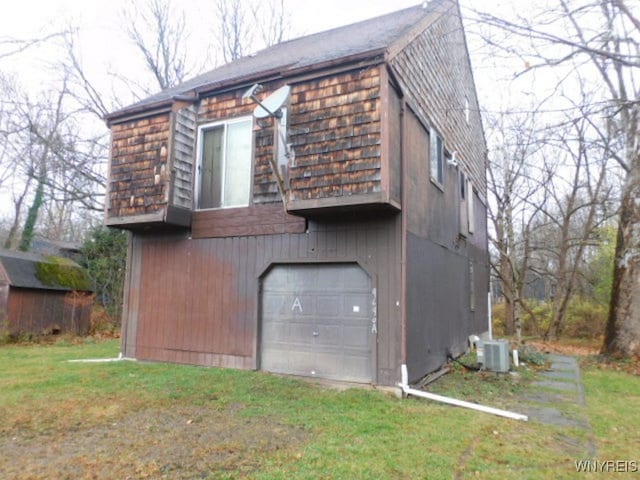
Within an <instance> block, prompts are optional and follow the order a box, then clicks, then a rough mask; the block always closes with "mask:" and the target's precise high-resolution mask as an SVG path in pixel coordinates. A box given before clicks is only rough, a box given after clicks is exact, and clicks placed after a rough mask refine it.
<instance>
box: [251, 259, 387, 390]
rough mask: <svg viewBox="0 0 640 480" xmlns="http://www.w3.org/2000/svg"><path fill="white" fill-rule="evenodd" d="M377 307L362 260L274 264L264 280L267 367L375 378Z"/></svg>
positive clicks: (263, 353) (324, 375)
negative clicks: (361, 264)
mask: <svg viewBox="0 0 640 480" xmlns="http://www.w3.org/2000/svg"><path fill="white" fill-rule="evenodd" d="M375 310H376V309H375V292H372V288H371V279H370V278H369V276H368V275H367V274H366V272H365V271H364V270H362V268H360V267H359V266H358V265H357V264H330V265H325V264H320V265H318V264H313V265H309V264H305V265H279V266H276V267H274V268H273V269H272V270H271V271H270V272H269V273H268V274H267V276H266V277H265V278H264V281H263V284H262V341H261V359H262V361H261V367H262V369H263V370H267V371H270V372H278V373H288V374H293V375H303V376H314V377H321V378H329V379H335V380H346V381H353V382H363V383H367V382H371V381H372V379H373V374H372V370H373V365H372V351H373V348H372V346H373V345H374V342H375V330H376V329H375V325H376V324H375V321H376V318H375Z"/></svg>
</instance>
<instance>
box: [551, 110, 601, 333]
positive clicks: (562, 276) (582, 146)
mask: <svg viewBox="0 0 640 480" xmlns="http://www.w3.org/2000/svg"><path fill="white" fill-rule="evenodd" d="M556 130H557V129H556ZM588 135H589V133H588V122H587V121H586V120H585V119H584V118H582V119H577V120H575V121H573V122H571V125H569V126H568V129H567V131H565V132H562V135H561V136H560V138H559V139H558V144H557V148H556V151H557V152H558V155H559V156H560V155H562V157H561V158H562V159H563V160H566V162H567V163H566V164H565V165H564V166H563V167H564V169H565V170H566V171H565V172H564V175H562V177H561V178H562V179H563V180H564V182H559V181H555V182H549V183H547V184H545V188H546V189H547V190H548V191H549V198H550V199H552V205H553V207H551V208H550V209H549V210H548V211H546V212H545V215H546V218H547V219H548V222H549V224H550V225H551V226H552V228H553V231H554V232H555V233H556V235H554V236H553V237H555V241H553V240H552V241H551V242H549V238H548V237H547V239H545V242H544V243H542V244H541V245H539V249H540V251H543V252H546V253H547V254H549V255H550V256H551V257H552V258H554V260H555V261H554V262H553V264H554V268H553V271H552V272H551V273H552V274H553V281H554V284H555V293H554V296H553V304H552V317H551V320H550V322H549V326H548V328H547V329H546V332H545V338H547V339H556V338H557V337H558V335H559V334H560V333H561V332H562V328H563V326H564V322H565V319H566V316H567V310H568V306H569V301H570V300H571V297H572V295H573V293H574V290H575V288H576V286H577V283H578V280H579V276H580V272H581V267H582V266H583V264H584V260H585V252H586V251H587V249H588V248H589V247H590V246H593V245H596V244H597V241H598V240H597V234H598V228H599V227H600V225H602V223H603V222H604V221H606V220H607V219H608V218H609V216H610V214H609V212H607V211H606V205H607V203H608V195H609V194H610V192H611V189H610V188H608V185H607V182H606V173H607V168H606V162H605V161H604V158H603V155H602V153H603V152H602V150H601V149H599V148H596V149H594V148H591V145H590V142H589V140H588ZM593 157H596V158H593ZM562 183H564V185H562ZM553 237H552V238H553Z"/></svg>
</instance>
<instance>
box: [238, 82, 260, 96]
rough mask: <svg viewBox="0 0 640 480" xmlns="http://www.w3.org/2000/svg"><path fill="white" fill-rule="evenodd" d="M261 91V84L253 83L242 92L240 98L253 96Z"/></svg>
mask: <svg viewBox="0 0 640 480" xmlns="http://www.w3.org/2000/svg"><path fill="white" fill-rule="evenodd" d="M261 91H262V85H260V84H259V83H254V84H253V85H252V86H251V87H250V88H249V90H247V91H246V92H244V94H243V95H242V98H253V96H254V95H255V94H256V93H260V92H261Z"/></svg>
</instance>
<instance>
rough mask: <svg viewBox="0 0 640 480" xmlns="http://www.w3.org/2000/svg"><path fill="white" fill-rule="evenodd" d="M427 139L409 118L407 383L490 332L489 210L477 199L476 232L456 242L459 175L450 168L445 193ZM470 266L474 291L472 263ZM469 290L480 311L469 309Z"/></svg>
mask: <svg viewBox="0 0 640 480" xmlns="http://www.w3.org/2000/svg"><path fill="white" fill-rule="evenodd" d="M429 151H430V150H429V134H428V132H427V130H426V127H425V126H424V125H422V123H421V122H420V120H419V119H418V117H417V116H416V115H415V114H414V113H413V112H412V111H411V110H408V111H407V112H406V113H405V154H406V156H407V159H406V160H407V161H406V165H407V173H406V177H405V181H406V188H407V197H408V200H407V206H406V208H407V273H406V282H407V330H408V335H407V367H408V370H409V376H410V380H411V381H414V380H417V379H419V378H420V377H421V376H423V375H424V374H426V373H428V372H430V371H433V370H435V369H437V368H438V367H439V366H441V365H442V364H443V363H444V362H446V360H447V355H448V354H449V353H450V354H452V355H457V354H460V353H462V352H463V351H464V348H465V347H466V344H467V338H468V336H469V335H471V334H478V333H482V332H484V331H486V330H487V301H486V298H487V297H486V296H487V291H488V278H489V267H488V253H487V243H486V242H487V235H486V228H487V225H486V209H485V207H484V205H483V204H482V203H481V202H480V201H479V199H478V197H477V196H476V201H475V202H474V206H475V209H476V210H475V218H476V229H475V233H474V234H472V235H467V238H462V237H460V236H459V233H460V228H459V215H460V198H459V195H460V188H459V183H458V178H459V175H458V170H457V169H454V168H452V167H449V166H445V172H444V182H443V183H444V184H443V189H440V188H439V187H437V186H436V185H434V184H433V183H432V182H431V180H430V170H429V169H430V162H429V158H428V155H429ZM470 262H471V264H472V265H473V270H474V275H473V281H474V285H473V286H472V285H471V278H470V273H469V270H470V269H469V264H470ZM471 288H473V289H474V294H475V308H474V309H473V310H472V309H471V308H470V297H471Z"/></svg>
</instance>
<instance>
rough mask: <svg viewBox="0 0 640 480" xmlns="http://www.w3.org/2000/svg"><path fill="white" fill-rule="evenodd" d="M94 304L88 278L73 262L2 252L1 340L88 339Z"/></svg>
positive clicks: (0, 290)
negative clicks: (32, 337)
mask: <svg viewBox="0 0 640 480" xmlns="http://www.w3.org/2000/svg"><path fill="white" fill-rule="evenodd" d="M92 300H93V295H92V292H91V282H90V280H89V276H88V275H87V273H86V272H85V270H84V269H83V268H82V267H80V265H78V264H77V263H75V262H74V261H72V260H69V259H67V258H63V257H56V256H42V255H38V254H34V253H24V252H14V251H9V250H0V334H5V335H9V336H12V337H15V336H20V335H42V334H57V333H74V334H77V335H86V334H87V333H88V331H89V320H90V316H91V304H92Z"/></svg>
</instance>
